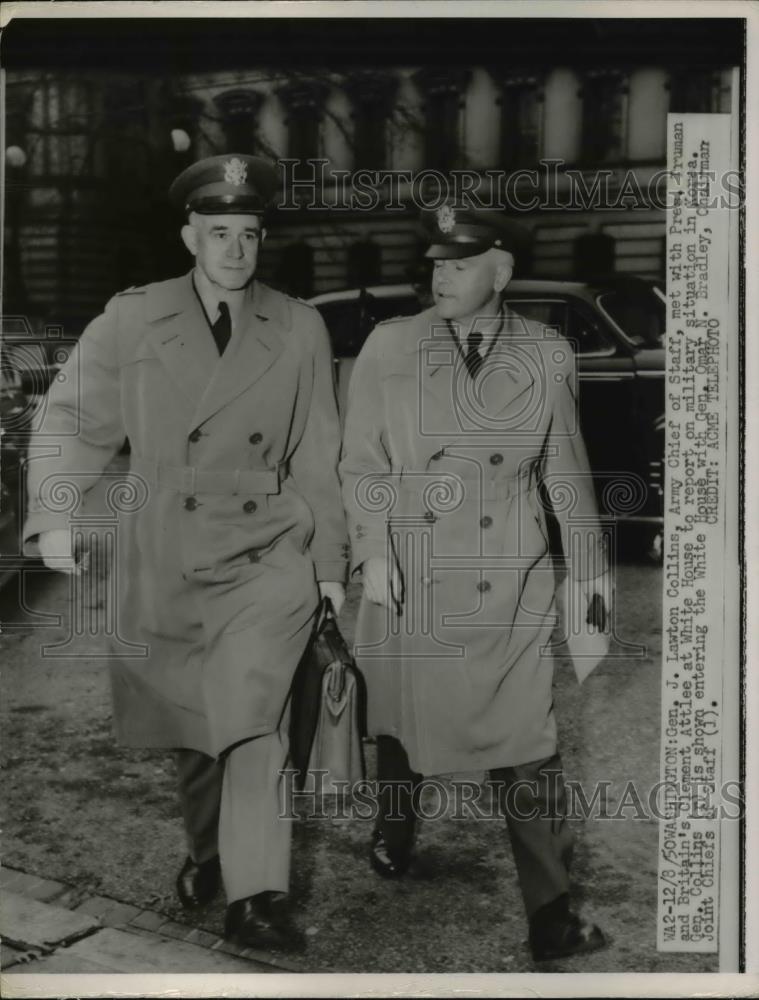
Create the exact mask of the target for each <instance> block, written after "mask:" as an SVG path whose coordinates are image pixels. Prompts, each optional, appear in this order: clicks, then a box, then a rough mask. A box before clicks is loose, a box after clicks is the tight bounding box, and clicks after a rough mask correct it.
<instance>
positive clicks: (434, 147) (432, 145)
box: [413, 68, 471, 173]
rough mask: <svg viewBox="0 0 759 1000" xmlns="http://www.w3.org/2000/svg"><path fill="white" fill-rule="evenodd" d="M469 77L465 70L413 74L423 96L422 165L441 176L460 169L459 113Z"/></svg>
mask: <svg viewBox="0 0 759 1000" xmlns="http://www.w3.org/2000/svg"><path fill="white" fill-rule="evenodd" d="M470 77H471V73H470V71H469V70H465V69H455V70H447V69H437V68H434V69H428V68H425V69H423V70H420V71H419V72H418V73H415V74H414V78H413V79H414V82H415V83H416V85H417V86H418V87H419V89H420V90H421V92H422V93H423V94H424V115H425V122H424V144H425V156H424V159H425V164H426V166H427V167H428V168H430V169H432V170H440V171H442V172H443V173H445V172H447V171H449V170H453V169H454V168H455V167H457V166H459V165H460V160H461V141H460V135H461V111H462V110H463V108H464V102H463V97H464V92H465V90H466V87H467V85H468V83H469V80H470Z"/></svg>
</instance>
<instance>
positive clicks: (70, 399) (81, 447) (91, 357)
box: [23, 299, 126, 554]
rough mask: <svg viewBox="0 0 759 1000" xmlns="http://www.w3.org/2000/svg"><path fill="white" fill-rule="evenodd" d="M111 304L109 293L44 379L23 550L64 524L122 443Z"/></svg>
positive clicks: (28, 473)
mask: <svg viewBox="0 0 759 1000" xmlns="http://www.w3.org/2000/svg"><path fill="white" fill-rule="evenodd" d="M117 310H118V307H117V303H116V300H115V299H112V300H111V301H110V302H109V303H108V305H107V306H106V308H105V312H104V313H103V314H102V315H101V316H98V317H97V319H95V320H93V322H92V323H90V324H89V326H88V327H87V328H86V330H85V331H84V333H83V334H82V336H81V337H80V339H79V342H78V343H77V344H76V345H75V347H74V349H73V350H72V351H71V354H70V355H69V359H68V361H67V362H66V363H65V364H64V365H63V367H62V368H61V370H60V372H59V373H58V375H57V377H56V379H55V380H54V381H53V383H52V384H51V386H50V389H49V391H48V394H47V397H46V399H45V402H44V406H43V418H42V420H41V422H40V426H39V428H38V429H37V430H36V431H35V432H34V433H33V434H32V436H31V439H30V442H29V457H28V459H27V463H26V483H27V493H28V517H27V520H26V522H25V524H24V532H23V536H24V543H25V550H26V551H27V552H28V553H30V554H33V553H34V550H35V543H36V536H38V535H39V534H40V532H43V531H50V530H53V529H55V528H67V527H68V525H69V520H70V517H71V514H72V513H73V512H74V510H75V509H76V507H77V506H78V502H79V499H81V498H83V497H84V495H85V494H86V493H87V492H88V491H89V490H90V489H92V487H93V486H94V485H95V483H96V482H97V480H98V478H99V477H100V475H101V474H102V472H103V470H104V469H105V468H106V466H107V465H108V464H109V463H110V462H111V460H112V459H113V457H114V456H115V455H116V453H117V452H118V450H119V449H120V448H121V446H122V445H123V443H124V439H125V437H126V432H125V430H124V425H123V422H122V413H121V394H120V380H119V364H118V353H117V350H118V343H117V342H118V322H117V315H118V311H117Z"/></svg>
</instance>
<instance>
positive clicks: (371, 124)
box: [345, 70, 398, 170]
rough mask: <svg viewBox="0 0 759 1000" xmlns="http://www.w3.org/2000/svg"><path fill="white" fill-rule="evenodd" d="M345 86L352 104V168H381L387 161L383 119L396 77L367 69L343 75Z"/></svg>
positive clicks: (387, 115) (390, 107)
mask: <svg viewBox="0 0 759 1000" xmlns="http://www.w3.org/2000/svg"><path fill="white" fill-rule="evenodd" d="M345 89H346V91H347V93H348V95H349V97H350V99H351V101H352V103H353V108H354V111H353V166H354V169H355V170H363V169H365V170H382V169H384V168H385V166H386V165H387V123H388V119H389V118H390V115H391V114H392V110H393V103H394V101H395V95H396V93H397V90H398V81H397V79H396V78H395V77H394V76H390V75H388V74H386V73H377V72H373V71H371V70H368V71H366V72H361V73H352V74H351V75H350V76H349V77H347V79H346V82H345Z"/></svg>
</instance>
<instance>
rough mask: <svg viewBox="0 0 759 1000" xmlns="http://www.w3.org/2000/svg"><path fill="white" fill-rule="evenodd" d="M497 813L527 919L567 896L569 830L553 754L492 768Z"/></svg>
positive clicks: (561, 782) (558, 766) (558, 767)
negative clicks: (498, 805) (506, 835)
mask: <svg viewBox="0 0 759 1000" xmlns="http://www.w3.org/2000/svg"><path fill="white" fill-rule="evenodd" d="M490 776H491V779H492V780H493V781H495V782H498V783H499V789H498V791H499V796H500V803H501V809H502V810H503V811H504V813H505V816H506V825H507V827H508V831H509V837H510V839H511V846H512V850H513V852H514V862H515V864H516V868H517V875H518V877H519V886H520V889H521V891H522V898H523V900H524V905H525V909H526V911H527V916H528V918H529V917H531V916H532V915H533V914H534V913H535V912H536V910H538V909H540V907H541V906H544V905H545V904H546V903H550V902H552V901H553V900H555V899H557V898H558V897H559V896H562V895H565V894H566V893H568V892H569V866H570V863H571V856H572V841H573V837H572V831H571V829H570V827H569V824H568V822H567V819H566V811H567V810H566V791H565V788H564V776H563V772H562V766H561V758H560V757H559V755H558V754H554V755H553V756H552V757H547V758H545V759H543V760H537V761H532V762H530V763H528V764H520V765H517V766H514V767H502V768H496V769H494V770H492V771H491V772H490Z"/></svg>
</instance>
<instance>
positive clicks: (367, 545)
mask: <svg viewBox="0 0 759 1000" xmlns="http://www.w3.org/2000/svg"><path fill="white" fill-rule="evenodd" d="M381 333H382V331H381V329H379V328H378V329H376V330H375V331H374V332H373V333H372V334H371V335H370V336H369V338H368V339H367V341H366V343H365V344H364V347H363V349H362V351H361V353H360V354H359V356H358V358H357V359H356V364H355V366H354V368H353V373H352V376H351V380H350V385H349V387H348V406H347V411H346V417H345V431H344V434H343V453H342V458H341V461H340V478H341V480H342V486H343V504H344V506H345V510H346V514H347V516H348V530H349V532H350V537H351V572H355V570H357V569H358V568H359V567H360V566H361V564H362V563H364V562H365V561H366V560H367V559H369V558H370V557H371V556H386V555H387V546H388V533H387V518H388V511H389V506H390V505H391V503H392V490H393V487H392V483H391V482H390V474H391V471H392V463H391V459H390V453H389V450H388V447H387V444H386V437H385V430H384V426H385V421H384V400H383V395H382V386H381V382H380V357H379V350H378V348H379V341H380V336H381Z"/></svg>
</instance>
